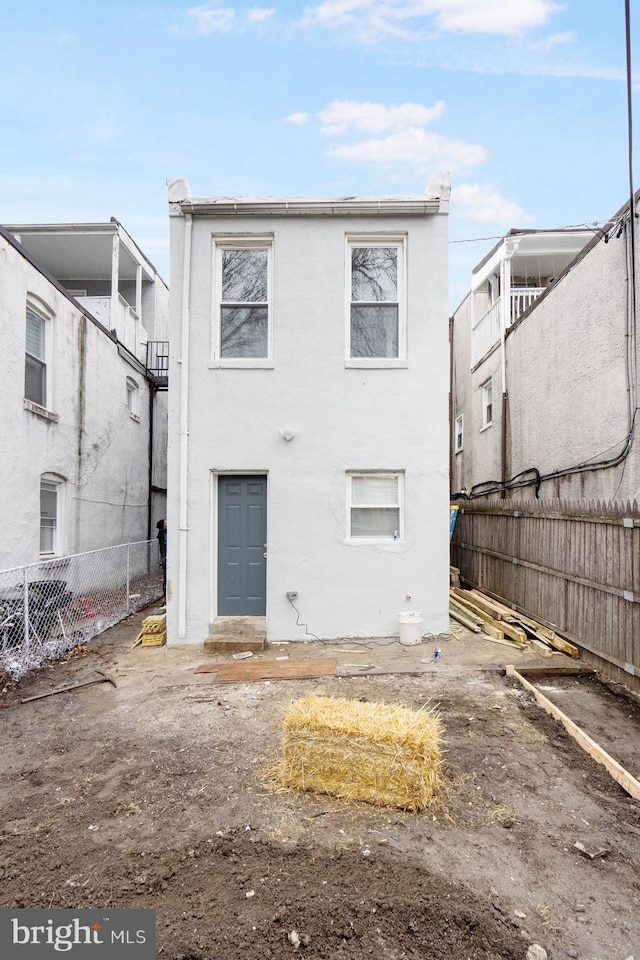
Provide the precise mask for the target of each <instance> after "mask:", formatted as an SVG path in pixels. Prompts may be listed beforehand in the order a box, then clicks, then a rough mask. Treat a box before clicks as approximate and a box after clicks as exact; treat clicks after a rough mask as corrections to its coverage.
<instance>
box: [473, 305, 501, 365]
mask: <svg viewBox="0 0 640 960" xmlns="http://www.w3.org/2000/svg"><path fill="white" fill-rule="evenodd" d="M500 306H501V304H500V297H498V299H497V300H496V301H495V303H492V304H491V306H490V307H489V309H488V310H487V312H486V313H484V314H483V315H482V316H481V317H480V319H479V320H476V322H475V323H474V324H473V327H472V328H471V366H472V367H474V366H475V365H476V363H478V361H479V360H482V358H483V357H484V355H485V353H488V352H489V350H490V349H491V347H493V345H494V344H496V343H498V341H499V340H500V335H501V333H502V328H501V325H500Z"/></svg>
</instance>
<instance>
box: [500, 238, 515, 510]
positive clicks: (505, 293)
mask: <svg viewBox="0 0 640 960" xmlns="http://www.w3.org/2000/svg"><path fill="white" fill-rule="evenodd" d="M515 251H516V245H515V244H514V243H513V242H512V241H507V243H506V244H505V257H504V260H503V261H502V264H501V277H500V287H501V289H500V298H501V300H502V317H501V323H500V327H501V332H500V378H501V388H502V389H501V394H502V409H501V416H500V484H501V486H500V498H501V499H502V500H505V499H506V497H507V490H506V486H505V484H506V483H507V481H508V479H509V468H508V464H507V410H508V402H507V326H508V325H509V322H510V320H511V257H512V256H513V254H514V253H515Z"/></svg>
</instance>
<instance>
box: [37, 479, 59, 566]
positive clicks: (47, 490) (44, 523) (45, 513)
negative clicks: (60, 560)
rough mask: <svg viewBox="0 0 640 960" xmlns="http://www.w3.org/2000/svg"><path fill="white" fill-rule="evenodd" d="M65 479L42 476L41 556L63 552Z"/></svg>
mask: <svg viewBox="0 0 640 960" xmlns="http://www.w3.org/2000/svg"><path fill="white" fill-rule="evenodd" d="M63 486H64V484H63V481H62V479H61V478H59V477H55V476H50V475H48V474H44V476H42V477H41V478H40V556H41V557H47V556H55V555H56V554H58V553H60V552H61V513H62V491H63Z"/></svg>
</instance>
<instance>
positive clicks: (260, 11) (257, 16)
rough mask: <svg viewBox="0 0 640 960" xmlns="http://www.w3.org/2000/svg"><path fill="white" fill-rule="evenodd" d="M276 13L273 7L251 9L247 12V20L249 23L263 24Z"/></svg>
mask: <svg viewBox="0 0 640 960" xmlns="http://www.w3.org/2000/svg"><path fill="white" fill-rule="evenodd" d="M275 12H276V8H275V7H252V8H251V10H247V20H249V21H250V22H251V23H263V22H264V21H265V20H268V19H269V17H272V16H273V15H274V13H275Z"/></svg>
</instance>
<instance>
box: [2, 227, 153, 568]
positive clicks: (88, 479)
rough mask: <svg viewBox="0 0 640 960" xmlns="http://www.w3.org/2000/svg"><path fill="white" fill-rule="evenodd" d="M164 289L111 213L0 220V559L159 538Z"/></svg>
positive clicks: (14, 562) (9, 562)
mask: <svg viewBox="0 0 640 960" xmlns="http://www.w3.org/2000/svg"><path fill="white" fill-rule="evenodd" d="M168 299H169V291H168V287H167V286H166V284H165V283H164V281H163V280H162V278H161V277H160V276H159V275H158V274H157V273H156V272H155V270H154V269H153V267H152V266H151V265H150V264H149V262H148V261H147V259H146V257H145V256H144V254H143V253H142V252H141V251H140V250H139V248H138V247H137V245H136V244H135V243H134V242H133V241H132V240H131V238H130V237H129V236H128V234H126V231H124V229H123V228H122V226H121V225H120V224H119V223H117V221H112V222H111V223H108V224H87V225H78V224H74V225H64V224H63V225H61V224H58V225H43V224H38V225H20V226H12V227H11V228H4V227H3V228H0V351H1V354H2V377H1V378H0V438H1V441H2V450H3V454H4V463H5V482H4V484H3V496H2V507H1V512H2V538H1V539H0V568H1V569H8V568H13V567H16V566H19V565H22V564H30V563H36V562H38V561H41V560H48V559H52V558H56V557H63V556H69V555H71V554H75V553H81V552H84V551H88V550H95V549H99V548H102V547H107V546H111V545H113V544H117V543H124V542H131V541H136V540H145V539H147V538H148V537H149V536H154V535H155V531H153V522H154V520H155V519H157V518H158V517H159V516H163V515H164V511H165V492H164V491H165V489H166V394H164V393H162V391H163V390H165V388H166V382H167V369H166V367H167V363H166V358H167V357H168V345H167V343H166V340H167V326H168ZM147 341H152V346H151V347H150V348H148V346H147ZM160 344H163V346H160ZM163 357H164V358H165V360H164V361H163V359H162V358H163Z"/></svg>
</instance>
